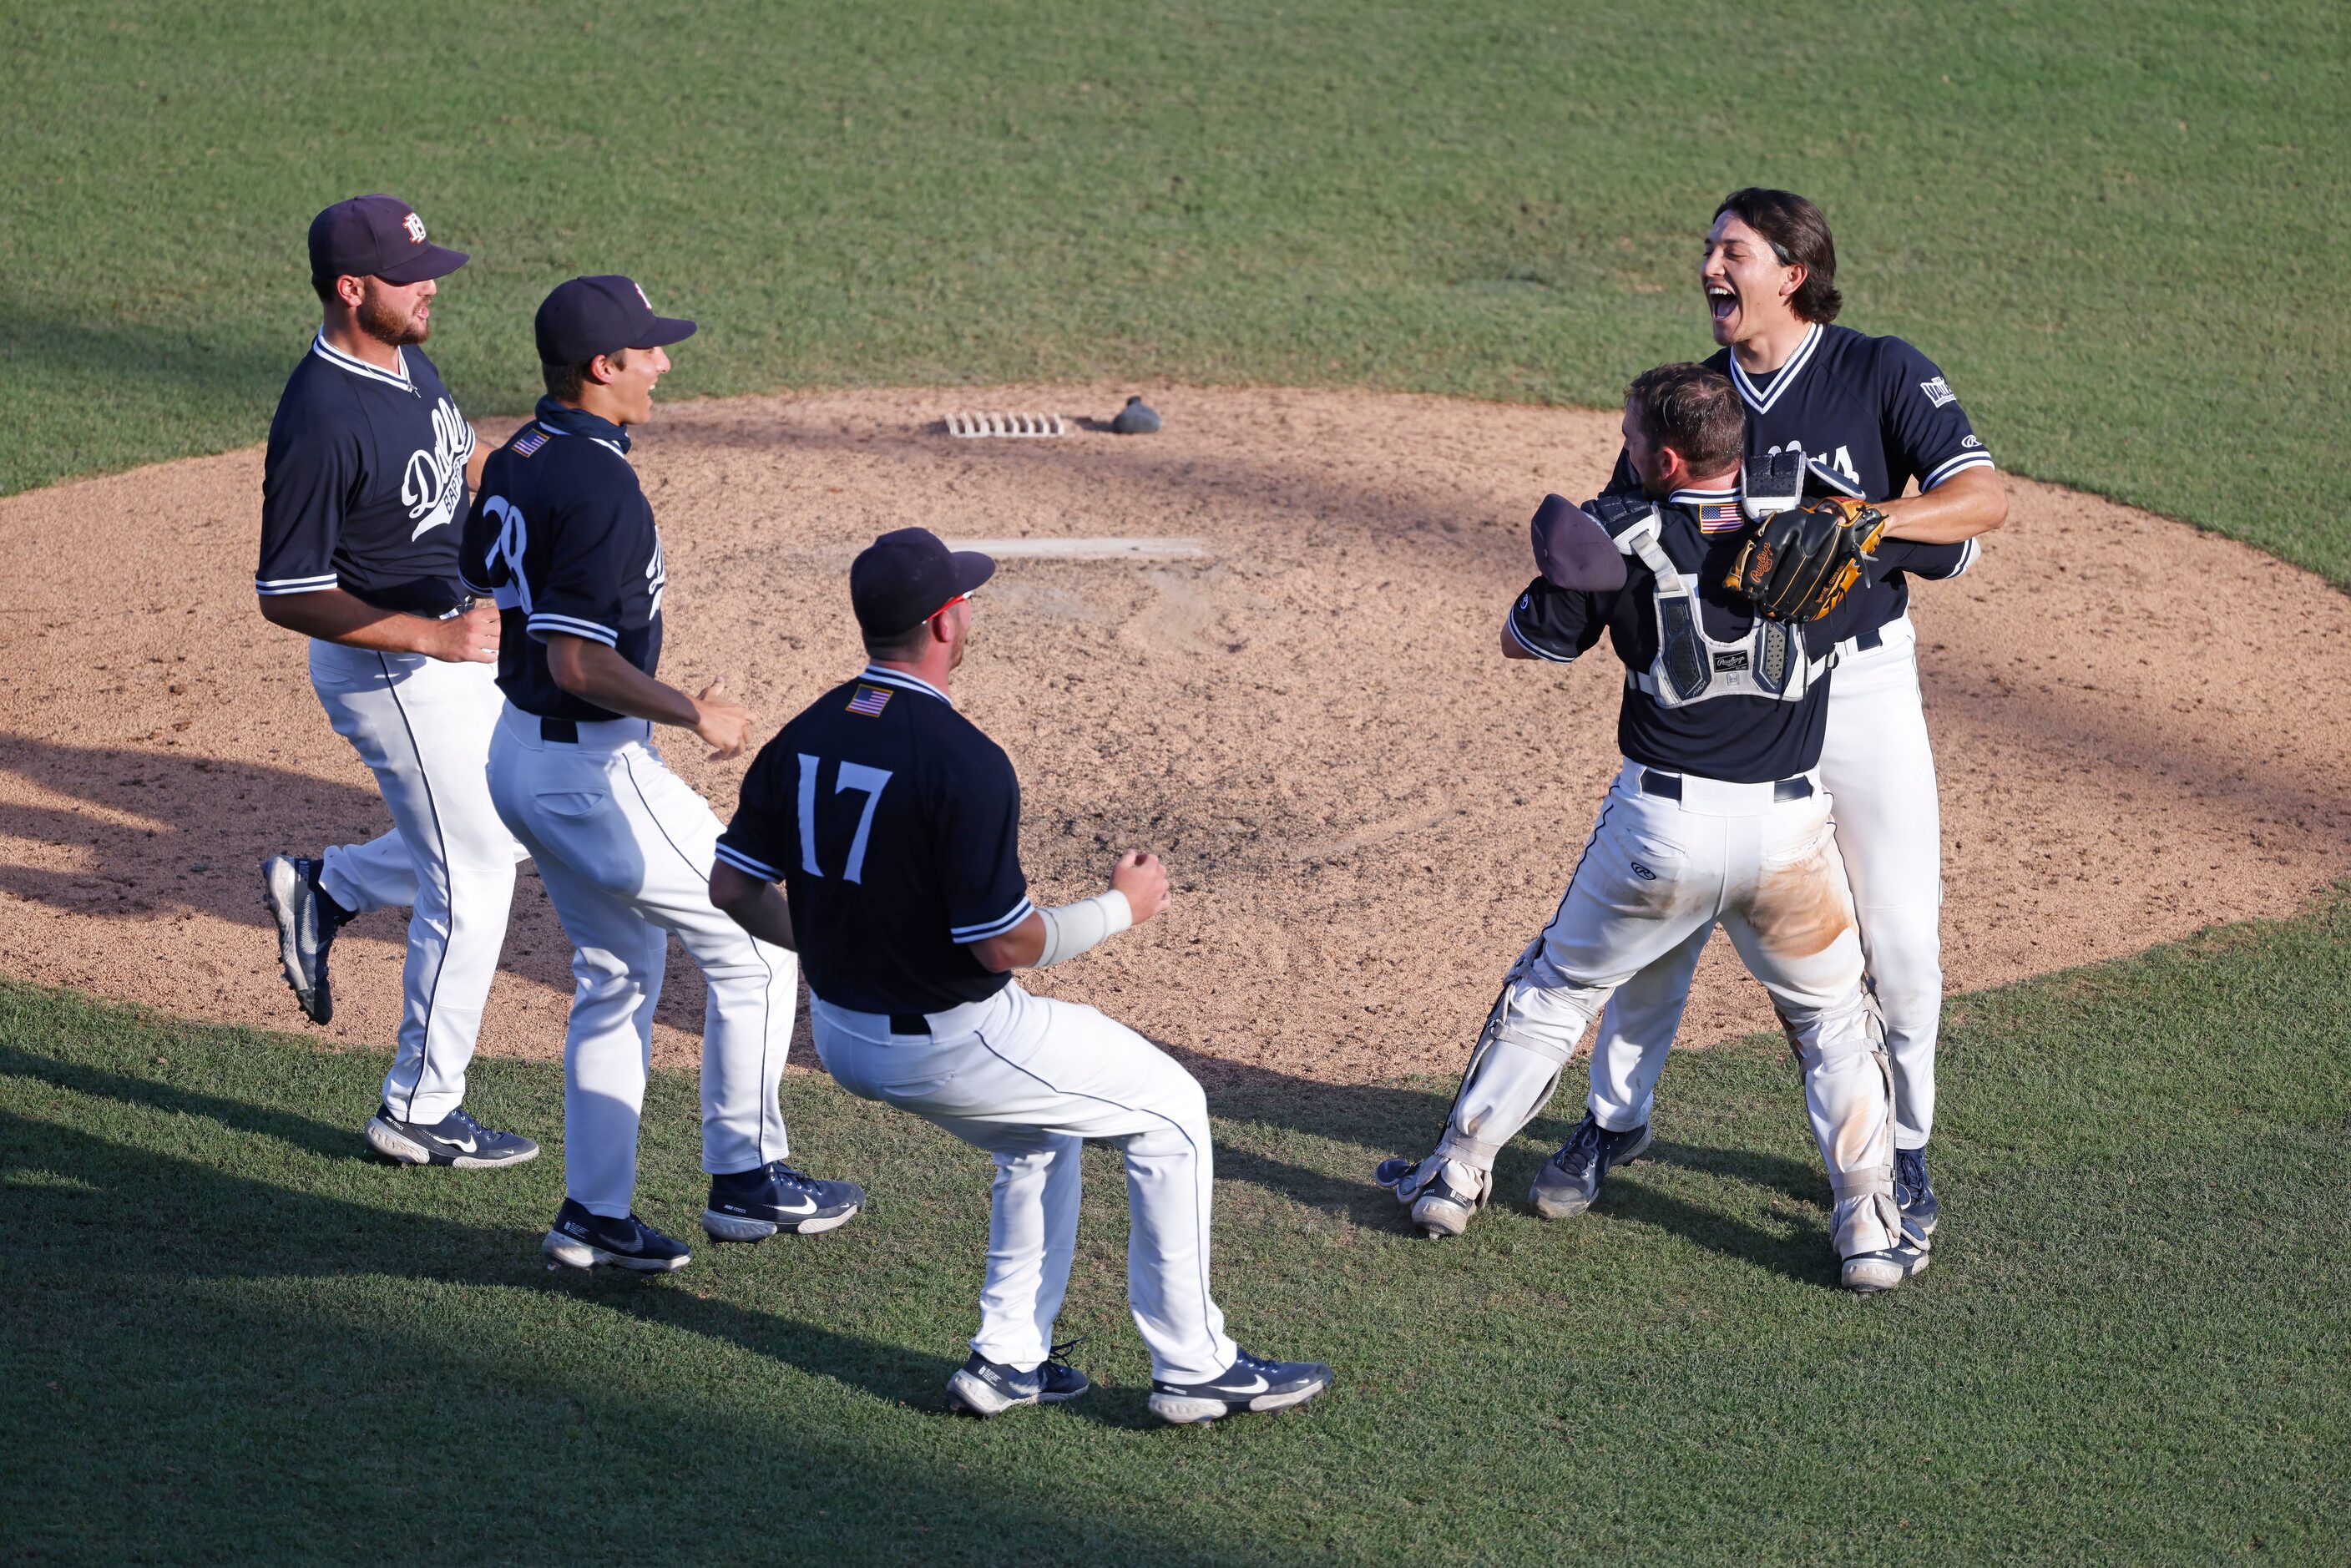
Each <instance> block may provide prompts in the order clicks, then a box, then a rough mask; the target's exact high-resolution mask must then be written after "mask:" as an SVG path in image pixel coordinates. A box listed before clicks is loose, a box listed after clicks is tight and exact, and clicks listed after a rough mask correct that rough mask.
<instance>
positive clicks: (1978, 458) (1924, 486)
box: [1918, 452, 1999, 495]
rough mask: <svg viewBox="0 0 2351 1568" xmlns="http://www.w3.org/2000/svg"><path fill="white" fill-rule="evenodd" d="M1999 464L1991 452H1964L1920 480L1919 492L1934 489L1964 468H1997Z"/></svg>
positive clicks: (1922, 492)
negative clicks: (1994, 460) (1993, 459)
mask: <svg viewBox="0 0 2351 1568" xmlns="http://www.w3.org/2000/svg"><path fill="white" fill-rule="evenodd" d="M1998 466H1999V465H1998V464H1996V463H1994V462H1993V461H1992V460H1991V453H1989V452H1962V453H1960V454H1959V455H1958V456H1957V457H1954V458H1952V459H1951V460H1950V461H1949V463H1946V464H1944V465H1942V466H1941V467H1940V468H1938V469H1936V470H1935V471H1934V472H1933V473H1932V474H1929V475H1928V476H1926V477H1925V478H1924V479H1921V480H1919V481H1918V489H1919V493H1920V494H1922V495H1923V494H1924V493H1926V492H1927V491H1928V490H1931V489H1933V488H1934V487H1935V486H1938V485H1939V484H1941V483H1942V482H1943V481H1944V480H1946V479H1949V477H1950V476H1952V475H1954V474H1957V473H1958V472H1959V471H1960V470H1961V469H1963V468H1996V467H1998Z"/></svg>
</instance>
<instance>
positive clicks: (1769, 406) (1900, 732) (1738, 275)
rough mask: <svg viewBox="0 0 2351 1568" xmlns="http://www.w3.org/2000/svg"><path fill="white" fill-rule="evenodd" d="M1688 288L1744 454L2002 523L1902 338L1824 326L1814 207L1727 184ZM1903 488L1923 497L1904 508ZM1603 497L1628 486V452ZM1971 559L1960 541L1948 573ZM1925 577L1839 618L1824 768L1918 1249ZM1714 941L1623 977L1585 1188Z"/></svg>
mask: <svg viewBox="0 0 2351 1568" xmlns="http://www.w3.org/2000/svg"><path fill="white" fill-rule="evenodd" d="M1698 282H1699V286H1700V287H1701V288H1702V289H1703V290H1704V292H1705V295H1706V301H1707V308H1708V314H1709V315H1710V317H1711V319H1712V321H1713V327H1714V340H1715V341H1716V342H1718V343H1719V344H1721V345H1723V347H1722V350H1721V351H1720V352H1719V353H1717V354H1715V355H1714V356H1713V357H1711V358H1710V359H1708V361H1706V363H1707V365H1708V367H1709V368H1711V369H1715V370H1719V371H1722V372H1724V373H1725V374H1727V375H1729V377H1730V378H1731V381H1732V382H1733V383H1734V384H1735V385H1736V386H1737V387H1738V389H1739V396H1740V402H1742V403H1743V404H1744V405H1745V407H1746V410H1747V455H1748V456H1749V457H1750V458H1761V457H1765V456H1768V455H1771V454H1772V453H1774V452H1778V451H1781V450H1782V449H1785V448H1791V447H1801V448H1802V450H1804V451H1805V452H1807V453H1809V454H1812V455H1813V472H1814V476H1815V480H1816V482H1818V483H1820V484H1822V485H1824V486H1829V487H1833V488H1834V489H1837V490H1840V491H1842V492H1843V493H1844V494H1845V495H1848V496H1852V497H1857V498H1858V499H1860V500H1863V501H1866V502H1870V503H1872V504H1874V505H1875V507H1876V508H1877V509H1878V510H1879V511H1881V512H1883V513H1884V514H1885V516H1886V522H1887V526H1886V538H1888V539H1909V540H1913V541H1918V542H1924V543H1935V544H1946V545H1949V544H1960V543H1966V542H1967V541H1971V540H1973V539H1974V538H1976V537H1977V536H1979V535H1980V534H1983V533H1985V532H1988V531H1990V530H1991V529H1993V528H1999V527H2000V526H2001V523H2002V522H2003V521H2005V520H2006V518H2007V516H2008V501H2007V497H2006V495H2005V493H2004V490H2003V487H2002V486H2001V479H2000V474H1999V471H1998V470H1997V469H1996V468H1994V467H1993V465H1992V459H1991V453H1990V451H1988V450H1987V449H1986V448H1985V446H1984V444H1983V442H1982V441H1981V440H1980V438H1979V437H1978V436H1977V435H1976V433H1975V430H1974V427H1973V426H1972V425H1971V424H1970V423H1969V421H1968V416H1967V413H1966V412H1965V411H1964V410H1962V409H1961V408H1960V406H1959V400H1958V398H1957V396H1956V395H1954V394H1953V392H1951V389H1950V385H1949V382H1947V381H1946V380H1945V378H1944V376H1943V373H1942V371H1939V370H1938V369H1937V368H1936V367H1935V365H1934V363H1933V362H1932V361H1929V360H1928V358H1927V357H1926V356H1925V355H1924V354H1921V353H1920V352H1919V351H1918V350H1917V349H1915V348H1913V347H1911V346H1910V345H1909V344H1908V343H1906V342H1904V341H1903V340H1901V339H1899V338H1870V337H1865V336H1864V335H1862V334H1861V333H1859V332H1856V331H1854V330H1852V329H1850V328H1845V327H1839V326H1835V325H1834V324H1833V323H1834V321H1835V319H1836V316H1837V311H1838V308H1839V306H1840V305H1841V303H1842V300H1841V298H1840V297H1839V295H1838V293H1837V289H1836V246H1835V243H1834V240H1833V239H1832V237H1831V235H1830V233H1829V225H1828V220H1827V219H1825V218H1824V217H1823V216H1822V215H1821V211H1820V209H1819V208H1818V207H1816V206H1814V205H1813V204H1812V203H1810V202H1808V201H1806V200H1805V199H1804V198H1803V197H1802V196H1799V195H1796V194H1794V193H1792V192H1788V191H1771V190H1759V189H1751V188H1750V189H1747V190H1740V191H1734V192H1732V193H1730V194H1729V195H1728V196H1726V197H1724V198H1723V200H1722V204H1721V205H1720V206H1719V207H1718V208H1717V209H1716V210H1715V215H1714V226H1713V228H1712V229H1711V230H1710V231H1709V232H1708V235H1707V240H1706V251H1705V256H1704V259H1703V261H1702V262H1701V264H1700V267H1699V269H1698ZM1628 455H1629V454H1628ZM1914 480H1915V481H1916V482H1917V486H1918V493H1917V495H1915V496H1907V497H1906V496H1904V495H1903V491H1904V490H1905V489H1906V488H1907V486H1909V485H1910V484H1911V482H1912V481H1914ZM1610 488H1611V489H1612V490H1625V491H1628V492H1637V490H1638V488H1639V484H1638V478H1637V476H1635V474H1634V473H1633V471H1632V468H1631V465H1630V464H1629V462H1628V461H1627V458H1626V457H1620V458H1619V459H1618V460H1617V472H1616V477H1615V478H1614V480H1612V481H1611V483H1610ZM1881 553H1882V554H1883V553H1885V552H1881ZM1974 555H1975V547H1974V546H1973V545H1972V544H1971V543H1970V544H1969V545H1968V549H1966V551H1965V552H1964V554H1963V555H1962V556H1960V557H1959V559H1958V560H1957V562H1956V566H1955V567H1952V568H1951V570H1950V574H1951V575H1956V573H1957V572H1958V571H1963V570H1966V569H1967V567H1968V565H1969V564H1970V562H1972V560H1973V559H1974ZM1889 559H1890V558H1889ZM1937 559H1938V562H1943V565H1945V566H1949V562H1947V561H1944V560H1943V558H1941V557H1938V558H1937ZM1938 570H1939V569H1938ZM1917 575H1928V573H1923V572H1920V571H1919V570H1917V568H1916V567H1915V566H1914V567H1913V568H1912V569H1911V570H1909V571H1908V572H1907V573H1906V572H1905V571H1904V570H1900V569H1896V570H1887V571H1886V572H1884V573H1883V574H1882V575H1876V574H1873V575H1872V576H1871V577H1869V578H1866V579H1865V580H1864V581H1863V582H1862V583H1861V584H1860V585H1859V586H1858V587H1857V588H1856V589H1855V591H1854V592H1853V593H1852V594H1851V595H1850V596H1849V597H1848V598H1847V599H1846V600H1845V601H1844V603H1843V604H1842V605H1840V606H1839V607H1838V609H1837V611H1836V612H1834V617H1833V619H1832V622H1831V626H1832V630H1833V631H1834V633H1835V635H1836V638H1837V676H1836V683H1835V687H1834V695H1832V696H1831V697H1830V699H1829V705H1828V730H1827V735H1826V738H1825V741H1824V743H1823V747H1822V751H1821V776H1822V779H1823V782H1824V783H1825V784H1826V785H1827V787H1828V790H1829V793H1830V794H1831V795H1833V796H1834V797H1835V800H1836V824H1835V825H1836V840H1837V847H1838V849H1839V851H1840V852H1842V853H1843V855H1844V862H1845V871H1846V875H1847V876H1848V877H1849V878H1850V880H1851V882H1852V884H1853V892H1854V900H1855V905H1856V907H1857V910H1858V913H1859V915H1860V920H1861V942H1862V951H1863V953H1864V955H1865V957H1866V959H1867V961H1868V966H1869V974H1870V978H1871V982H1872V986H1873V988H1874V990H1875V992H1876V999H1877V1004H1878V1007H1879V1009H1880V1011H1881V1013H1882V1015H1883V1017H1884V1019H1885V1029H1886V1050H1887V1052H1888V1054H1889V1055H1890V1056H1891V1057H1892V1059H1893V1062H1894V1084H1895V1105H1896V1122H1895V1129H1894V1142H1895V1173H1896V1188H1897V1191H1898V1194H1899V1197H1900V1201H1901V1206H1902V1211H1903V1218H1904V1223H1905V1224H1906V1225H1907V1227H1908V1228H1910V1231H1911V1234H1912V1239H1913V1240H1914V1241H1916V1242H1917V1243H1919V1244H1921V1245H1923V1244H1924V1243H1925V1242H1926V1240H1927V1239H1928V1237H1929V1236H1931V1235H1932V1234H1933V1232H1934V1229H1935V1223H1936V1218H1937V1211H1938V1203H1937V1200H1936V1197H1935V1191H1934V1187H1933V1186H1932V1184H1931V1183H1930V1181H1929V1180H1928V1174H1927V1155H1926V1148H1927V1141H1928V1136H1929V1135H1930V1134H1931V1133H1932V1132H1933V1130H1934V1122H1935V1040H1936V1035H1937V1033H1938V1030H1939V1029H1940V1027H1941V1020H1942V1006H1943V968H1942V929H1941V923H1942V904H1943V867H1942V825H1941V817H1940V812H1939V810H1938V802H1937V799H1936V785H1935V756H1934V752H1933V750H1932V748H1931V747H1929V745H1928V738H1927V719H1926V714H1925V711H1924V709H1923V708H1922V706H1920V701H1919V691H1918V666H1917V632H1916V631H1915V629H1914V628H1913V627H1912V624H1911V622H1910V618H1909V613H1908V608H1909V588H1908V584H1907V576H1917ZM1706 936H1707V934H1706V933H1705V932H1704V931H1702V930H1701V931H1697V932H1694V933H1692V934H1691V935H1690V936H1689V938H1688V940H1687V942H1685V943H1684V944H1683V945H1682V946H1679V947H1677V948H1675V949H1673V950H1672V951H1670V952H1668V953H1667V954H1665V955H1664V956H1662V957H1660V958H1659V959H1658V961H1657V962H1656V964H1655V965H1653V966H1652V967H1649V968H1648V969H1646V970H1644V971H1643V972H1642V973H1641V974H1639V975H1637V976H1635V977H1634V978H1633V979H1632V980H1631V981H1630V982H1629V983H1627V984H1626V985H1625V988H1623V989H1622V990H1620V991H1618V992H1617V993H1616V995H1615V997H1614V999H1613V1000H1612V1001H1611V1002H1610V1003H1609V1007H1608V1011H1607V1013H1606V1014H1605V1015H1604V1017H1603V1018H1602V1019H1601V1023H1600V1030H1599V1034H1598V1036H1597V1038H1596V1040H1595V1042H1594V1044H1593V1054H1592V1100H1591V1115H1590V1117H1589V1118H1587V1124H1586V1125H1585V1126H1583V1127H1582V1128H1579V1129H1578V1131H1577V1134H1576V1136H1575V1137H1574V1138H1573V1139H1571V1140H1570V1141H1569V1145H1568V1146H1567V1147H1566V1148H1563V1149H1562V1150H1561V1151H1560V1153H1559V1155H1557V1156H1556V1159H1557V1160H1558V1161H1559V1162H1560V1163H1561V1164H1562V1166H1565V1167H1567V1168H1570V1169H1572V1170H1573V1171H1574V1172H1575V1173H1576V1179H1577V1180H1578V1181H1579V1182H1581V1183H1584V1184H1587V1185H1588V1186H1589V1187H1590V1188H1591V1189H1593V1190H1596V1189H1597V1186H1598V1184H1599V1181H1600V1179H1601V1177H1602V1176H1604V1175H1605V1174H1606V1171H1607V1166H1608V1164H1609V1163H1610V1156H1609V1154H1608V1150H1609V1148H1611V1147H1612V1146H1615V1145H1626V1146H1629V1145H1630V1144H1632V1143H1634V1142H1638V1143H1642V1144H1646V1142H1647V1128H1648V1122H1649V1109H1650V1103H1651V1092H1652V1091H1653V1090H1654V1089H1655V1087H1656V1081H1657V1074H1658V1072H1659V1071H1660V1070H1661V1069H1662V1068H1663V1067H1664V1065H1665V1059H1666V1053H1667V1049H1668V1048H1669V1047H1670V1046H1671V1045H1672V1043H1673V1038H1674V1034H1675V1032H1676V1030H1678V1029H1679V1028H1680V1027H1681V1015H1682V1009H1683V1006H1684V1004H1685V1003H1686V1002H1687V1000H1688V997H1689V986H1690V977H1691V976H1692V975H1693V974H1694V973H1695V972H1696V970H1697V967H1698V953H1699V950H1700V949H1701V948H1702V947H1703V946H1705V945H1706ZM1620 1158H1621V1156H1620ZM1568 1212H1573V1210H1570V1211H1568Z"/></svg>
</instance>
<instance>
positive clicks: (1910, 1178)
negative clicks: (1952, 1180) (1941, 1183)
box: [1894, 1149, 1943, 1248]
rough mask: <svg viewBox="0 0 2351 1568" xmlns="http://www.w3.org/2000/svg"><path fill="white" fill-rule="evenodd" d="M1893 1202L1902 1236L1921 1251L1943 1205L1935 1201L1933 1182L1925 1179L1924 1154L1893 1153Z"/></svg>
mask: <svg viewBox="0 0 2351 1568" xmlns="http://www.w3.org/2000/svg"><path fill="white" fill-rule="evenodd" d="M1894 1201H1895V1202H1896V1203H1898V1204H1900V1205H1901V1206H1902V1234H1903V1237H1904V1238H1905V1239H1907V1240H1908V1241H1909V1242H1910V1243H1911V1244H1912V1245H1913V1246H1916V1247H1919V1248H1924V1247H1925V1246H1926V1245H1927V1239H1928V1237H1930V1236H1932V1235H1934V1234H1935V1220H1936V1218H1937V1217H1938V1215H1940V1214H1941V1212H1942V1207H1943V1206H1942V1205H1941V1204H1940V1203H1938V1202H1937V1201H1936V1198H1935V1186H1934V1183H1932V1182H1931V1181H1929V1180H1928V1179H1927V1151H1926V1150H1924V1149H1896V1150H1895V1151H1894Z"/></svg>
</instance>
